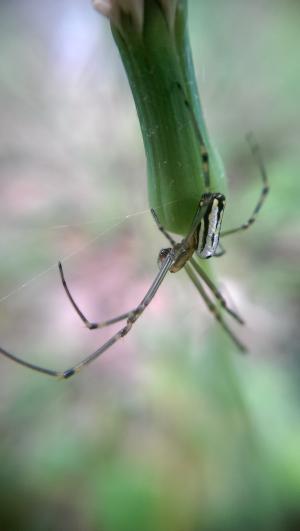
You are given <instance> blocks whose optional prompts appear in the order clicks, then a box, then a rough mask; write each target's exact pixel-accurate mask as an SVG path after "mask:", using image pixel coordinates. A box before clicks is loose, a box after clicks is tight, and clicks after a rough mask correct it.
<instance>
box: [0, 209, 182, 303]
mask: <svg viewBox="0 0 300 531" xmlns="http://www.w3.org/2000/svg"><path fill="white" fill-rule="evenodd" d="M175 202H177V201H172V202H169V203H168V204H171V203H175ZM150 212H151V211H150V209H149V208H147V209H144V210H138V211H136V212H133V213H132V214H127V215H125V216H123V217H122V218H119V219H114V220H110V222H109V223H108V226H107V227H106V228H105V229H104V230H101V231H100V232H99V233H98V234H97V235H96V236H94V237H93V238H90V239H89V240H88V241H87V242H86V243H84V244H83V245H80V246H79V247H78V249H76V250H75V251H72V252H71V253H68V254H66V255H64V256H62V257H60V259H59V260H60V262H61V263H65V262H67V261H69V260H71V259H72V258H74V257H76V256H78V255H80V254H81V253H83V252H84V251H86V250H87V249H88V248H89V247H91V246H92V245H94V244H95V243H96V242H97V241H98V240H100V239H101V238H102V237H103V236H104V235H105V234H107V233H109V232H112V231H113V230H114V229H116V228H117V227H119V226H121V225H123V223H125V221H127V220H129V219H132V218H134V217H137V216H142V215H145V214H150ZM96 223H98V221H87V222H84V223H71V224H61V225H52V226H50V227H48V228H47V230H63V229H68V228H74V227H78V228H80V227H84V226H89V225H95V224H96ZM57 265H58V263H57V261H56V262H54V263H52V264H51V265H50V266H49V267H46V268H45V269H42V270H41V271H40V272H38V273H36V274H35V275H34V276H33V277H31V278H29V279H28V280H26V281H25V282H22V283H21V284H19V285H17V286H16V287H15V288H14V289H13V290H11V291H9V292H8V293H6V294H4V295H2V296H1V297H0V303H2V302H4V301H7V300H8V299H9V298H11V297H13V296H14V295H16V294H17V293H19V292H20V291H22V290H24V289H26V288H28V287H29V286H30V285H31V284H33V283H34V282H36V281H37V280H38V279H40V278H41V277H43V276H45V275H47V274H49V273H50V272H52V271H53V270H56V269H57Z"/></svg>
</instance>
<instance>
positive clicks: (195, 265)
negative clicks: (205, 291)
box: [190, 258, 244, 324]
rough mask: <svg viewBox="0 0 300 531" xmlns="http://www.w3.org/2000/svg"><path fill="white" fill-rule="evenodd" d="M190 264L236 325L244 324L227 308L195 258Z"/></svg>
mask: <svg viewBox="0 0 300 531" xmlns="http://www.w3.org/2000/svg"><path fill="white" fill-rule="evenodd" d="M190 263H191V264H192V266H193V268H194V269H195V271H196V273H197V274H198V275H199V276H200V277H201V278H202V280H203V281H204V282H205V284H206V285H207V286H208V288H209V289H210V291H211V292H212V293H213V295H214V296H215V298H216V299H217V301H219V303H220V305H221V306H222V308H223V309H224V310H225V311H226V312H227V313H228V314H229V315H231V317H233V318H234V319H235V320H236V321H237V322H238V323H240V324H244V321H243V319H242V318H241V317H240V316H239V315H238V314H237V313H236V312H235V311H234V310H231V308H229V306H228V305H227V302H226V300H225V299H224V297H223V295H222V293H221V292H220V291H219V290H218V288H217V286H215V284H214V283H213V282H212V280H211V279H210V278H209V276H208V275H207V274H206V273H205V271H204V270H203V269H202V267H200V265H199V264H198V262H197V260H195V258H190Z"/></svg>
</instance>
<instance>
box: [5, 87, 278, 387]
mask: <svg viewBox="0 0 300 531" xmlns="http://www.w3.org/2000/svg"><path fill="white" fill-rule="evenodd" d="M178 87H179V88H180V89H181V86H180V85H178ZM181 90H182V89H181ZM184 102H185V105H186V108H187V109H188V112H189V115H190V117H191V120H192V122H193V124H194V128H195V131H196V134H197V137H198V140H199V145H200V152H201V158H202V165H203V172H204V182H205V188H206V192H205V193H204V194H203V195H202V197H201V198H200V201H199V204H198V207H197V210H196V213H195V216H194V219H193V221H192V225H191V228H190V231H189V233H188V234H187V236H186V237H185V238H183V239H182V240H181V241H180V242H179V243H177V242H176V241H175V240H174V239H173V238H172V236H171V235H170V234H169V233H168V232H167V231H166V230H165V229H164V227H163V226H162V225H161V224H160V222H159V219H158V216H157V214H156V213H155V211H154V210H153V209H152V210H151V212H152V215H153V217H154V220H155V222H156V224H157V227H158V228H159V230H160V231H161V232H162V233H163V234H164V236H165V237H166V238H167V239H168V241H169V243H170V244H171V247H168V248H164V249H162V250H161V251H160V253H159V256H158V264H159V272H158V273H157V275H156V277H155V279H154V281H153V282H152V284H151V286H150V288H149V290H148V291H147V293H146V295H145V296H144V297H143V299H142V300H141V302H140V303H139V304H138V305H137V306H136V307H135V308H133V309H132V310H130V311H129V312H126V313H123V314H122V315H119V316H117V317H114V318H112V319H109V320H107V321H104V322H101V323H96V322H91V321H89V320H88V319H87V318H86V316H85V315H84V314H83V313H82V311H81V310H80V308H79V307H78V305H77V304H76V302H75V300H74V298H73V296H72V295H71V293H70V290H69V288H68V285H67V283H66V280H65V277H64V272H63V268H62V264H61V263H59V272H60V276H61V280H62V284H63V287H64V289H65V292H66V294H67V296H68V298H69V300H70V302H71V304H72V306H73V308H74V310H75V311H76V313H77V314H78V316H79V317H80V319H81V320H82V321H83V323H84V324H85V325H86V326H87V328H88V329H90V330H95V329H99V328H103V327H105V326H108V325H111V324H114V323H118V322H119V321H123V320H126V324H125V326H123V327H122V328H121V329H120V330H119V331H118V332H116V333H115V334H114V335H112V336H111V338H110V339H108V341H106V342H105V343H104V344H103V345H101V347H99V348H98V349H97V350H95V351H94V352H93V353H92V354H90V355H89V356H87V357H85V358H84V359H83V360H82V361H80V362H79V363H77V364H76V365H74V366H73V367H70V368H69V369H66V370H65V371H56V370H52V369H47V368H45V367H40V366H39V365H35V364H33V363H29V362H27V361H25V360H23V359H22V358H19V357H18V356H16V355H14V354H12V353H10V352H8V351H7V350H5V349H4V348H1V347H0V353H1V354H3V355H4V356H6V357H7V358H9V359H11V360H13V361H15V362H16V363H18V364H20V365H23V366H24V367H27V368H29V369H32V370H34V371H37V372H40V373H44V374H48V375H49V376H54V377H56V378H60V379H67V378H70V377H71V376H73V375H74V374H75V373H77V372H79V371H80V370H81V369H82V367H84V366H85V365H88V364H89V363H91V362H92V361H93V360H95V359H96V358H98V357H99V356H100V355H101V354H103V352H105V351H106V350H108V349H109V348H110V347H112V345H114V343H116V342H117V341H118V340H119V339H121V338H122V337H124V336H126V335H127V334H128V332H129V331H130V330H131V328H132V326H133V324H134V323H135V321H136V320H137V319H138V318H139V317H140V316H141V315H142V313H143V312H144V310H145V309H146V308H147V306H148V305H149V304H150V302H151V301H152V299H153V297H154V296H155V294H156V292H157V290H158V288H159V287H160V285H161V283H162V282H163V280H164V278H165V276H166V274H167V273H168V272H169V271H170V272H171V273H176V272H177V271H179V270H180V269H182V268H184V269H185V271H186V272H187V274H188V276H189V278H190V279H191V281H192V282H193V284H194V285H195V287H196V289H197V290H198V292H199V293H200V295H201V296H202V298H203V300H204V302H205V303H206V305H207V307H208V309H209V310H210V311H211V312H212V313H213V314H214V316H215V318H216V319H217V321H218V322H219V324H220V325H221V326H222V328H223V330H224V331H225V332H226V333H227V334H228V335H229V336H230V337H231V339H232V340H233V342H234V343H235V344H236V345H237V347H238V348H239V349H240V350H241V351H245V350H246V349H245V347H244V345H243V344H242V343H241V342H240V341H239V339H238V338H237V337H236V336H235V334H234V333H233V332H232V330H231V329H230V328H229V327H228V325H227V324H226V322H225V320H224V319H223V315H222V313H221V311H220V310H219V306H220V307H222V308H223V310H225V311H226V312H227V313H228V314H229V315H231V317H233V318H234V319H235V320H236V321H237V322H239V323H240V324H243V320H242V319H241V317H239V315H237V313H235V312H234V311H233V310H232V309H230V308H229V307H228V305H227V303H226V301H225V299H224V298H223V296H222V294H221V293H220V291H219V290H218V288H217V287H216V286H215V285H214V283H213V282H212V281H211V280H210V278H209V277H208V276H207V274H206V273H205V271H204V270H203V269H202V268H201V266H200V264H199V263H198V261H197V259H195V258H194V257H193V255H194V253H196V255H197V256H198V257H199V258H202V259H208V258H211V257H212V256H220V255H221V254H223V252H224V251H223V249H222V247H221V245H220V244H219V238H220V237H224V236H227V235H229V234H233V233H235V232H238V231H242V230H246V229H248V228H249V227H250V226H251V225H252V224H253V223H254V221H255V220H256V216H257V214H258V212H259V211H260V209H261V207H262V204H263V202H264V200H265V198H266V195H267V193H268V191H269V185H268V179H267V173H266V170H265V167H264V164H263V161H262V157H261V154H260V150H259V147H258V145H257V144H256V142H254V140H253V138H252V136H251V135H250V136H248V141H249V143H250V147H251V151H252V154H253V156H254V158H255V160H256V161H257V164H258V167H259V170H260V174H261V178H262V182H263V187H262V190H261V194H260V197H259V200H258V202H257V204H256V206H255V208H254V210H253V213H252V215H251V216H250V218H249V219H248V221H247V222H246V223H244V224H243V225H241V226H239V227H236V228H234V229H231V230H227V231H224V232H221V223H222V216H223V211H224V207H225V196H224V195H223V194H220V193H215V192H214V193H212V192H210V191H209V189H210V173H209V156H208V152H207V149H206V146H205V143H204V140H203V137H202V134H201V132H200V129H199V127H198V124H197V122H196V119H195V117H194V114H193V112H192V110H191V107H190V105H189V103H188V101H187V99H186V98H184ZM203 284H205V285H206V288H208V290H209V291H210V292H211V294H212V296H213V297H214V298H215V299H216V302H213V300H212V299H211V297H210V296H209V295H208V294H207V292H206V291H205V289H204V287H203Z"/></svg>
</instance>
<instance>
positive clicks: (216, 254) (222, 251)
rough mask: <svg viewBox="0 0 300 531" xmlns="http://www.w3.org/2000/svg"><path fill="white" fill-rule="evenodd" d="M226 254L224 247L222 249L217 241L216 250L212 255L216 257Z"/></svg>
mask: <svg viewBox="0 0 300 531" xmlns="http://www.w3.org/2000/svg"><path fill="white" fill-rule="evenodd" d="M224 254H226V249H224V247H223V245H222V244H221V242H220V241H219V243H218V248H217V251H216V252H215V254H214V256H215V257H216V258H220V256H224Z"/></svg>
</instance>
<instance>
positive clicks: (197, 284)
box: [185, 264, 247, 352]
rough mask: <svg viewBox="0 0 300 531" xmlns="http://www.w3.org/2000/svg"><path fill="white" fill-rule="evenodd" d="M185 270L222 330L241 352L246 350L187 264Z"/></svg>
mask: <svg viewBox="0 0 300 531" xmlns="http://www.w3.org/2000/svg"><path fill="white" fill-rule="evenodd" d="M185 270H186V272H187V274H188V276H189V277H190V279H191V281H192V282H193V284H194V286H195V287H196V289H197V290H198V292H199V293H200V295H201V297H202V298H203V300H204V302H205V303H206V305H207V307H208V309H209V310H210V311H211V313H212V314H213V315H214V316H215V318H216V320H217V321H218V322H219V323H220V325H221V326H222V328H223V330H224V331H225V332H226V333H227V335H229V337H230V338H231V339H232V341H233V342H234V343H235V344H236V346H237V347H238V349H239V350H241V351H242V352H246V351H247V349H246V347H245V345H243V344H242V343H241V342H240V341H239V339H238V338H237V337H236V335H235V334H234V333H233V332H232V330H231V329H230V328H229V326H228V325H227V324H226V322H225V321H224V319H223V317H222V315H221V313H220V312H219V310H218V308H217V306H216V305H215V304H213V302H212V301H211V299H210V298H209V296H208V295H207V293H206V292H205V290H204V288H203V287H202V284H201V282H200V281H199V278H198V277H197V276H196V275H195V273H194V271H193V269H192V268H191V266H190V265H189V264H186V265H185Z"/></svg>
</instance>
